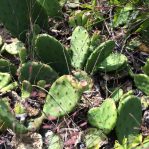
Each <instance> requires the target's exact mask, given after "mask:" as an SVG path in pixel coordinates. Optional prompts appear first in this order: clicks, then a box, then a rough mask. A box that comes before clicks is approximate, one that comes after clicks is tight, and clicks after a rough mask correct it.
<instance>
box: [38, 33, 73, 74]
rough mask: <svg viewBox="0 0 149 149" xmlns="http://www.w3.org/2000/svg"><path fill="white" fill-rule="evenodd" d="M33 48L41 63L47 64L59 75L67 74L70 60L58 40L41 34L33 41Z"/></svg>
mask: <svg viewBox="0 0 149 149" xmlns="http://www.w3.org/2000/svg"><path fill="white" fill-rule="evenodd" d="M35 47H36V51H37V55H38V57H39V59H40V60H41V61H42V62H44V63H46V64H49V65H50V66H51V67H52V68H53V69H54V70H56V72H58V73H60V74H68V73H69V67H70V58H69V55H68V52H67V50H66V49H65V48H64V46H63V45H62V44H61V43H60V42H59V41H58V40H56V39H55V38H54V37H52V36H50V35H48V34H41V35H38V36H37V37H36V39H35Z"/></svg>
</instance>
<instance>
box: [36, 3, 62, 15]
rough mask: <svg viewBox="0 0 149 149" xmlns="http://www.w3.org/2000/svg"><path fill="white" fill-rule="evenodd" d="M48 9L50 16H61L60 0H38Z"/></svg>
mask: <svg viewBox="0 0 149 149" xmlns="http://www.w3.org/2000/svg"><path fill="white" fill-rule="evenodd" d="M37 1H38V2H39V3H40V4H41V5H42V6H43V7H44V8H45V10H46V12H47V14H48V16H50V17H59V16H60V14H61V7H60V4H59V2H58V0H51V1H50V0H37Z"/></svg>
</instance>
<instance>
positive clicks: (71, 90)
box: [43, 75, 83, 118]
mask: <svg viewBox="0 0 149 149" xmlns="http://www.w3.org/2000/svg"><path fill="white" fill-rule="evenodd" d="M82 88H83V87H82V86H81V84H79V82H78V81H77V80H75V78H74V77H72V76H70V75H64V76H62V77H60V78H58V79H57V80H56V81H55V82H54V83H53V85H52V86H51V88H50V90H49V94H48V96H47V98H46V103H45V105H44V107H43V113H45V115H46V116H49V117H54V118H57V117H60V116H64V115H67V114H69V113H70V112H72V110H73V109H74V108H75V107H76V106H77V104H78V102H79V100H80V98H81V95H82V91H83V89H82Z"/></svg>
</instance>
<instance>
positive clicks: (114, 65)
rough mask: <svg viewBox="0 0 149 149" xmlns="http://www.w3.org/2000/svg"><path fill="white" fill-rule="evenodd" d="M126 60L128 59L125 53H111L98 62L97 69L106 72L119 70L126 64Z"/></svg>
mask: <svg viewBox="0 0 149 149" xmlns="http://www.w3.org/2000/svg"><path fill="white" fill-rule="evenodd" d="M127 61H128V59H127V57H126V56H125V55H123V54H120V53H112V54H110V55H109V56H108V57H107V58H106V59H105V60H104V61H103V62H101V63H100V64H99V66H98V68H97V69H98V70H100V71H106V72H110V71H115V70H119V69H122V68H124V66H126V64H127Z"/></svg>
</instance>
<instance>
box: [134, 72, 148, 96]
mask: <svg viewBox="0 0 149 149" xmlns="http://www.w3.org/2000/svg"><path fill="white" fill-rule="evenodd" d="M134 82H135V85H136V87H137V88H138V89H140V90H141V91H142V92H144V93H145V94H146V95H149V76H147V75H145V74H136V75H134Z"/></svg>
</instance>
